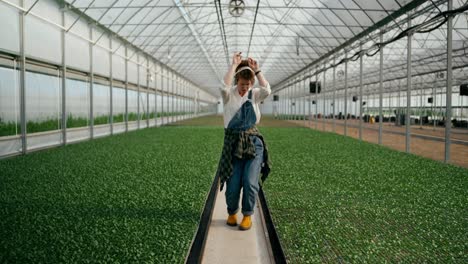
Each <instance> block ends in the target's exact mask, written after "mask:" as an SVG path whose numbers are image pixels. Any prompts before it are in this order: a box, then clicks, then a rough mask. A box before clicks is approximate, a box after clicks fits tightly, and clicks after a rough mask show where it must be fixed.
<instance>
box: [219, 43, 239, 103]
mask: <svg viewBox="0 0 468 264" xmlns="http://www.w3.org/2000/svg"><path fill="white" fill-rule="evenodd" d="M241 53H242V52H236V53H234V55H233V56H232V64H231V67H229V70H228V71H227V72H226V74H225V75H224V87H223V88H221V96H222V97H223V102H224V103H227V101H229V89H230V88H231V87H232V79H233V78H234V73H235V72H236V68H237V66H239V64H240V63H241V62H242V56H241Z"/></svg>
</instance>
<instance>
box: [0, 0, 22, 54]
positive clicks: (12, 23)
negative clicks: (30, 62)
mask: <svg viewBox="0 0 468 264" xmlns="http://www.w3.org/2000/svg"><path fill="white" fill-rule="evenodd" d="M10 2H11V3H13V4H16V5H19V1H10ZM0 14H2V15H1V16H0V36H2V37H1V38H2V40H1V41H0V49H3V50H8V51H13V52H16V53H19V19H20V18H19V17H20V16H19V12H18V10H17V9H16V8H14V7H10V6H8V5H6V4H5V3H1V2H0Z"/></svg>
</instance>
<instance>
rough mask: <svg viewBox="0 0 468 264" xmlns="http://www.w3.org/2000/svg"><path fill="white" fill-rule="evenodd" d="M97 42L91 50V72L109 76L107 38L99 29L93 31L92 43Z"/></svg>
mask: <svg viewBox="0 0 468 264" xmlns="http://www.w3.org/2000/svg"><path fill="white" fill-rule="evenodd" d="M102 34H104V35H102ZM98 39H99V41H98V43H97V44H98V45H95V46H94V48H93V55H94V58H93V64H94V65H93V70H94V72H95V73H97V74H99V75H104V76H109V74H110V66H109V65H110V61H109V56H110V55H109V50H107V49H109V38H108V37H107V36H106V33H104V32H103V31H102V30H100V29H93V41H97V40H98ZM106 48H107V49H106Z"/></svg>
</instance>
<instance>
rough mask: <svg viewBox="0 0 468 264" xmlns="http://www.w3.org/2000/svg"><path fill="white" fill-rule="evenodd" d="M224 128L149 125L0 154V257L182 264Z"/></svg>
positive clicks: (18, 260) (2, 259)
mask: <svg viewBox="0 0 468 264" xmlns="http://www.w3.org/2000/svg"><path fill="white" fill-rule="evenodd" d="M222 134H223V130H222V128H221V127H219V128H196V127H161V128H148V129H143V130H138V131H134V132H130V133H126V134H120V135H115V136H111V137H106V138H101V139H97V140H93V141H88V142H84V143H79V144H73V145H68V146H65V147H59V148H55V149H51V150H46V151H41V152H36V153H31V154H28V155H25V156H19V157H16V158H12V159H6V160H0V171H1V173H0V262H1V263H41V262H42V263H44V262H48V263H57V262H62V263H74V262H103V263H116V262H118V263H182V262H183V261H184V259H185V256H186V254H187V252H188V249H189V246H190V243H191V240H192V239H193V236H194V234H195V232H196V229H197V228H198V224H199V219H200V215H201V211H202V209H203V206H204V202H205V199H206V195H207V193H208V191H209V188H210V186H211V183H212V181H213V176H214V173H215V169H216V165H217V161H218V158H219V157H218V155H219V151H220V149H221V145H222Z"/></svg>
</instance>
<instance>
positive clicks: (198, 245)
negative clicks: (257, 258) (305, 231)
mask: <svg viewBox="0 0 468 264" xmlns="http://www.w3.org/2000/svg"><path fill="white" fill-rule="evenodd" d="M218 188H219V178H218V177H215V179H214V181H213V183H212V185H211V189H210V192H209V194H208V196H207V199H206V203H205V207H204V209H203V212H202V215H201V218H200V224H199V226H198V230H197V233H196V234H195V237H194V239H193V241H192V244H191V246H190V250H189V253H188V255H187V258H186V260H185V263H189V264H192V263H201V261H202V258H203V252H204V251H205V245H206V240H207V237H208V231H209V226H210V224H211V219H212V216H213V210H214V206H215V201H216V197H217V194H218ZM258 198H259V201H260V207H261V210H262V212H261V214H259V215H261V216H263V219H262V221H263V222H264V223H265V226H266V231H267V233H268V235H267V237H266V238H267V240H268V243H269V246H270V249H271V253H272V255H273V258H274V261H275V263H276V264H282V263H287V262H286V257H285V255H284V251H283V248H282V246H281V243H280V240H279V236H278V234H277V233H276V229H275V225H274V223H273V220H272V218H271V214H270V210H269V209H268V204H267V201H266V199H265V194H264V193H263V189H262V188H260V191H259V193H258Z"/></svg>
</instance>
